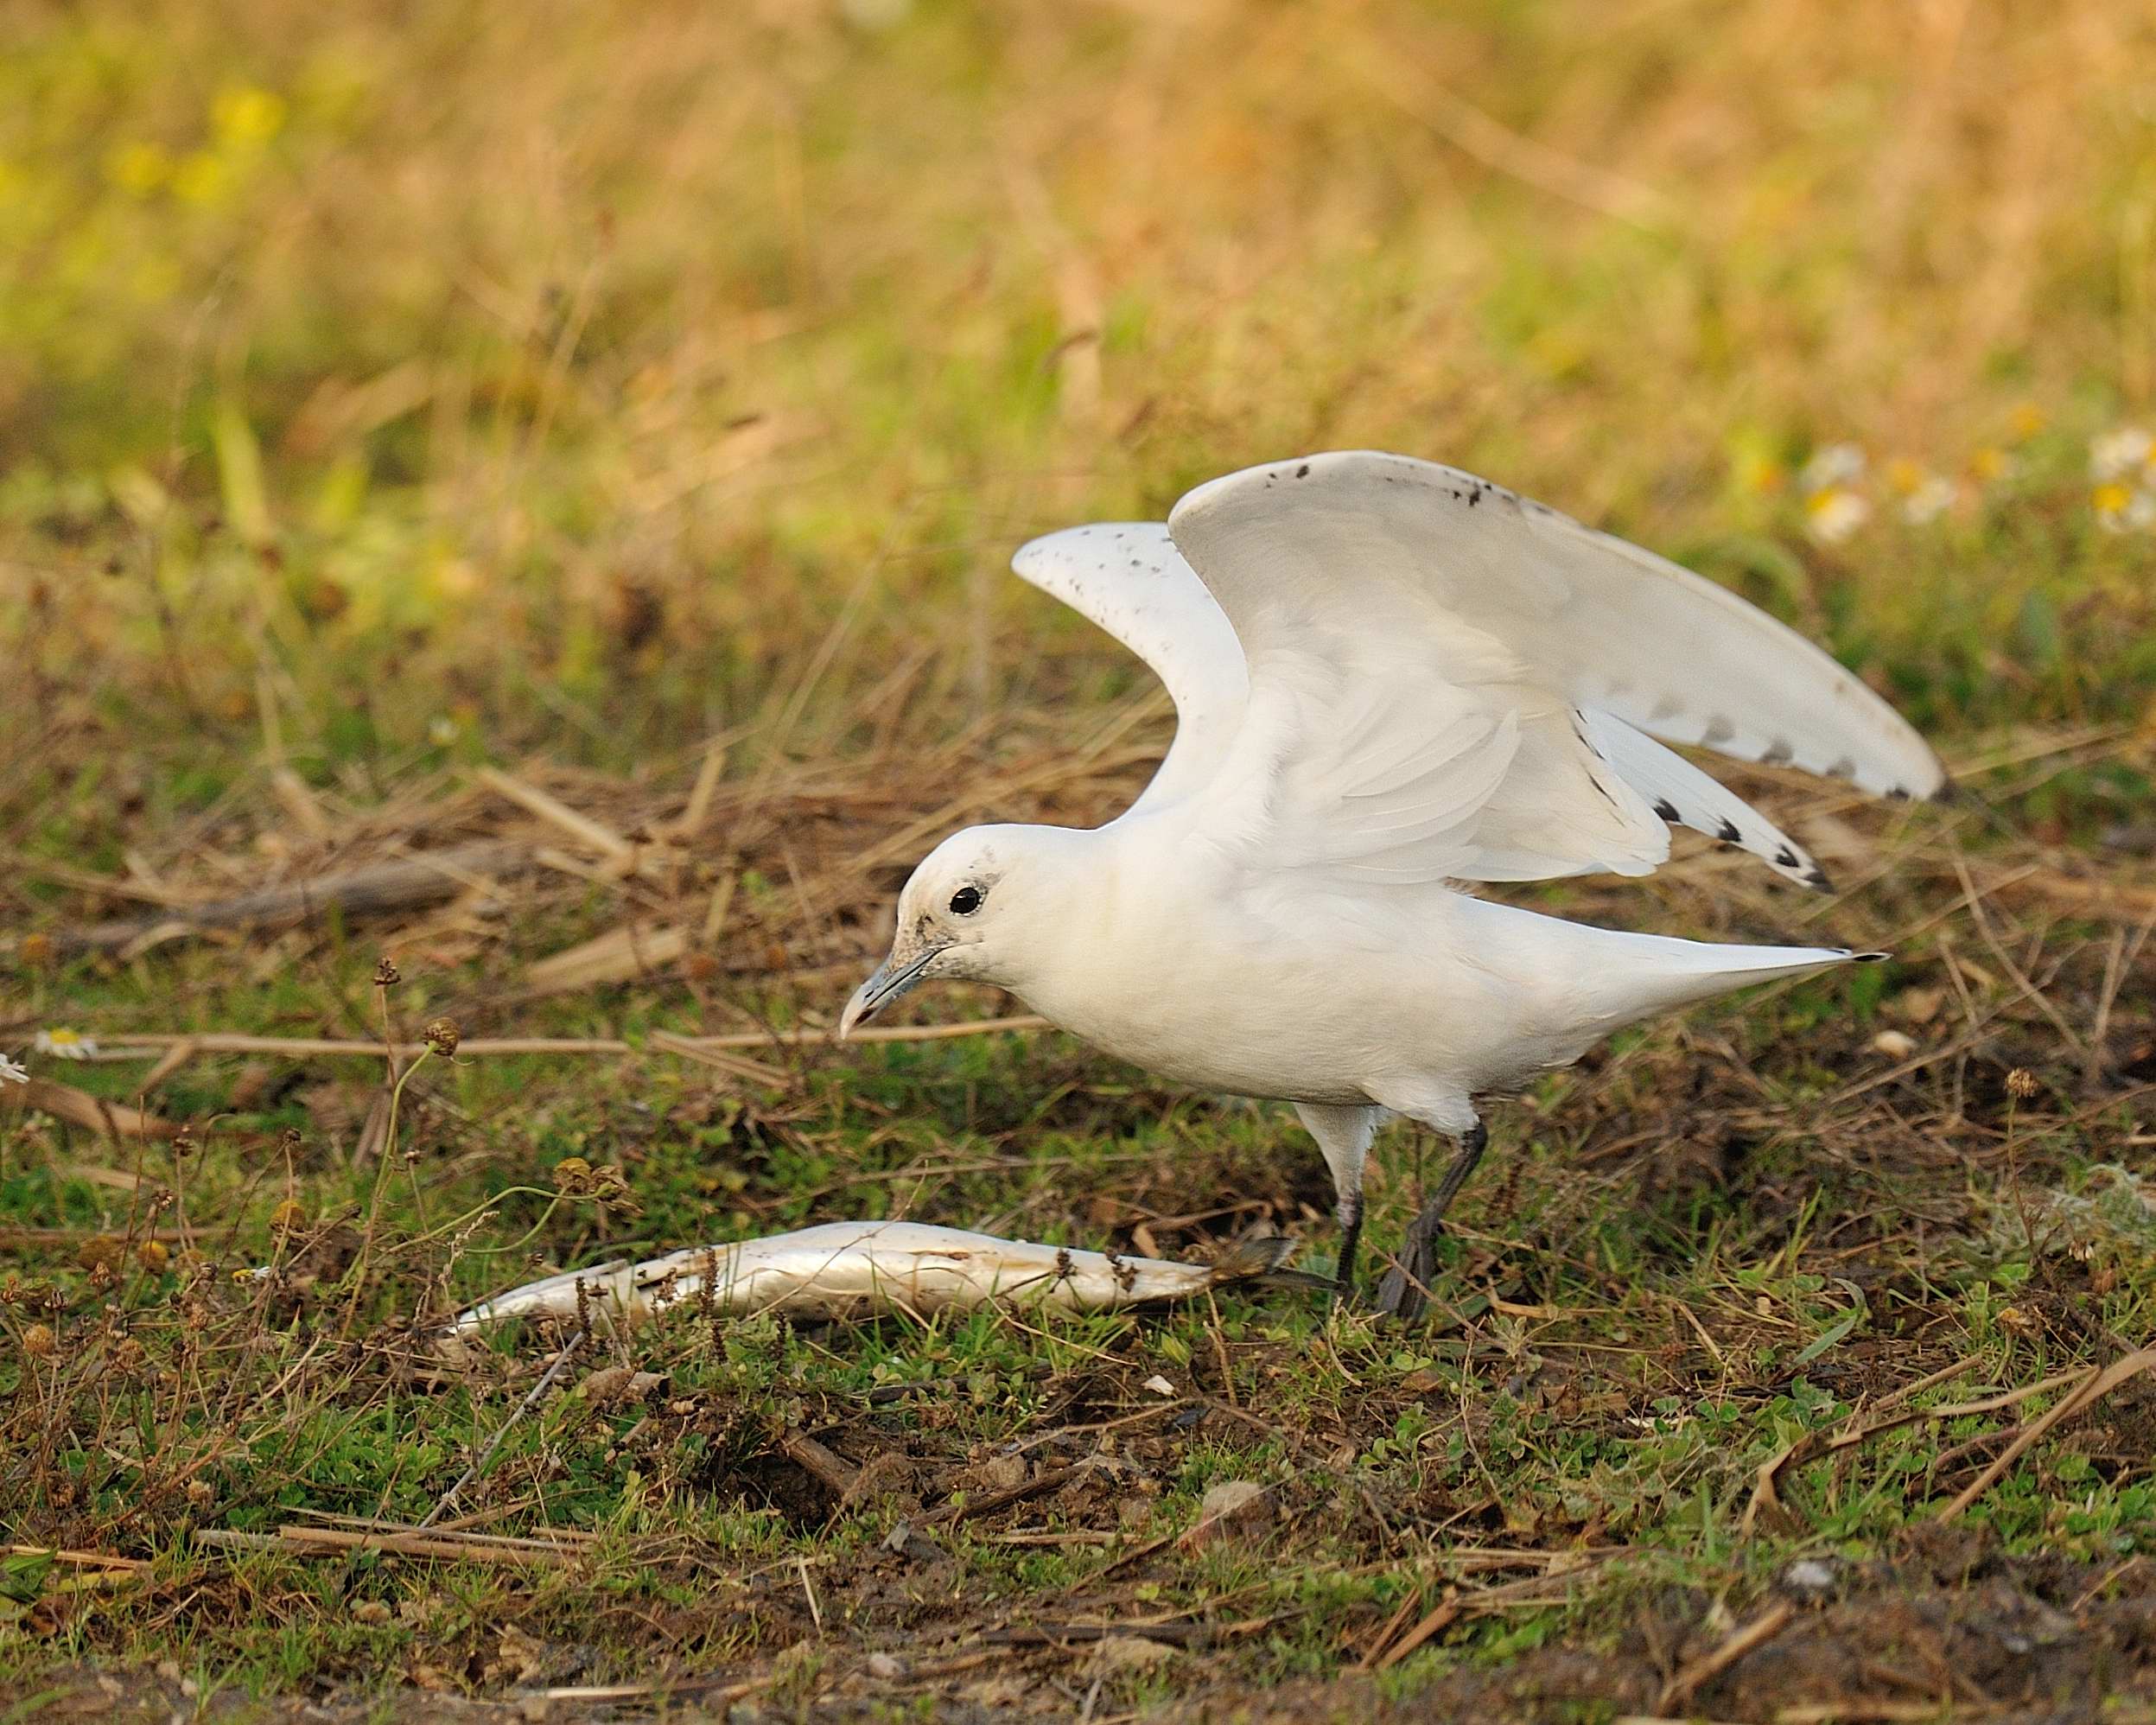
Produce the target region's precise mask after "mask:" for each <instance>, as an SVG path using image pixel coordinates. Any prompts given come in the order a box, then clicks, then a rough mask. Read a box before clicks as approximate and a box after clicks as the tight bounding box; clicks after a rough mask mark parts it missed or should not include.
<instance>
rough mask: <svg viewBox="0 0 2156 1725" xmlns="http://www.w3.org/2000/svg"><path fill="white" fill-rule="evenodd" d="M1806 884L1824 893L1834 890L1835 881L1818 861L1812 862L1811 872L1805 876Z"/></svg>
mask: <svg viewBox="0 0 2156 1725" xmlns="http://www.w3.org/2000/svg"><path fill="white" fill-rule="evenodd" d="M1804 884H1805V885H1806V886H1808V887H1811V888H1816V890H1818V891H1820V892H1822V893H1831V892H1832V891H1833V890H1834V882H1832V881H1830V880H1828V878H1827V871H1826V870H1825V869H1822V868H1821V867H1820V866H1819V865H1818V864H1817V863H1816V862H1815V863H1813V864H1812V868H1811V873H1810V874H1809V875H1805V876H1804Z"/></svg>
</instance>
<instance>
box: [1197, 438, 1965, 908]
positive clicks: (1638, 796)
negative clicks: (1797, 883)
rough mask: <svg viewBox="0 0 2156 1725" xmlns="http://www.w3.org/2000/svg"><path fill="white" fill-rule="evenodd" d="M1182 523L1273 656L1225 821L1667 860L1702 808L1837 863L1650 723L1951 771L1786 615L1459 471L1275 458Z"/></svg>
mask: <svg viewBox="0 0 2156 1725" xmlns="http://www.w3.org/2000/svg"><path fill="white" fill-rule="evenodd" d="M1168 525H1169V531H1170V532H1171V533H1172V534H1173V538H1174V541H1175V544H1176V545H1177V547H1178V548H1179V549H1180V551H1182V553H1183V555H1184V556H1185V557H1186V558H1187V559H1188V561H1189V563H1190V564H1191V566H1192V568H1193V569H1194V570H1196V571H1197V573H1198V574H1199V576H1200V577H1201V578H1202V579H1203V581H1204V582H1205V585H1206V587H1207V588H1208V589H1211V591H1212V595H1213V596H1214V597H1215V598H1216V599H1217V600H1218V602H1219V603H1220V608H1221V609H1222V610H1223V611H1224V613H1225V614H1226V615H1227V617H1228V619H1229V621H1230V622H1231V624H1232V625H1233V627H1234V628H1235V632H1236V633H1237V636H1238V638H1239V639H1240V640H1241V642H1242V646H1243V652H1244V654H1245V657H1246V659H1247V662H1248V666H1249V671H1248V675H1249V678H1250V695H1249V697H1248V699H1247V703H1246V706H1245V719H1244V722H1243V726H1242V727H1241V729H1240V730H1239V731H1238V732H1237V736H1236V739H1235V741H1234V743H1233V745H1232V746H1231V748H1230V750H1229V751H1228V752H1227V753H1226V754H1224V757H1223V760H1222V766H1221V770H1220V773H1219V774H1218V777H1217V778H1216V780H1215V782H1214V783H1213V785H1212V786H1211V787H1209V790H1208V792H1207V794H1208V796H1209V798H1211V799H1212V816H1213V818H1216V819H1217V820H1218V823H1219V824H1220V825H1221V829H1222V831H1223V836H1231V834H1232V833H1233V831H1235V830H1236V829H1237V827H1238V826H1239V827H1242V828H1244V829H1247V830H1250V832H1251V833H1252V835H1253V836H1255V832H1256V829H1258V828H1261V827H1262V829H1263V830H1264V832H1265V837H1266V843H1267V850H1268V853H1269V855H1271V856H1277V857H1279V858H1281V859H1282V862H1285V863H1286V864H1287V865H1288V866H1291V867H1292V866H1295V865H1296V864H1298V863H1304V864H1320V865H1323V866H1326V867H1329V868H1335V869H1345V870H1348V871H1351V872H1352V873H1355V874H1357V875H1363V876H1365V877H1368V878H1372V879H1396V880H1405V881H1423V880H1435V879H1443V878H1450V879H1456V880H1482V881H1500V880H1524V879H1538V878H1544V877H1548V876H1554V875H1568V874H1576V873H1580V872H1584V871H1586V870H1589V869H1609V870H1612V871H1614V872H1616V873H1619V874H1634V875H1636V874H1645V873H1647V872H1649V871H1650V870H1651V869H1653V868H1654V866H1655V865H1656V863H1657V862H1660V861H1661V860H1662V859H1663V857H1664V856H1666V855H1667V854H1668V842H1669V840H1668V832H1667V830H1666V828H1665V826H1664V822H1665V821H1670V820H1676V821H1682V822H1683V823H1685V824H1689V825H1694V826H1697V827H1699V828H1700V829H1701V831H1708V832H1712V833H1714V835H1715V836H1716V837H1721V838H1724V839H1727V840H1729V841H1730V842H1732V843H1739V844H1742V845H1743V846H1744V847H1745V848H1746V849H1747V850H1753V851H1755V852H1757V853H1758V854H1759V855H1760V856H1763V857H1765V859H1766V860H1767V861H1768V862H1770V863H1771V864H1772V865H1773V866H1775V867H1776V868H1778V869H1780V870H1781V871H1782V872H1783V873H1784V874H1787V875H1791V876H1792V877H1793V878H1796V879H1799V880H1805V879H1809V878H1810V877H1812V876H1814V875H1816V867H1815V865H1813V863H1812V862H1811V860H1810V858H1809V857H1808V856H1805V855H1804V854H1803V851H1802V850H1800V849H1799V848H1798V847H1797V846H1796V845H1794V844H1792V843H1790V841H1789V840H1788V839H1787V838H1786V837H1784V835H1783V834H1781V833H1779V832H1778V831H1775V830H1774V829H1773V828H1772V827H1771V825H1770V824H1767V823H1766V822H1765V821H1764V820H1762V819H1760V818H1759V816H1758V815H1757V814H1756V813H1754V812H1752V810H1750V809H1749V808H1747V807H1746V805H1744V804H1743V803H1742V802H1741V801H1739V799H1737V798H1736V797H1735V796H1734V795H1733V794H1732V793H1731V792H1727V791H1725V790H1723V789H1722V788H1721V787H1720V786H1717V785H1715V784H1714V780H1711V779H1708V777H1707V775H1706V774H1704V773H1701V772H1700V771H1699V769H1698V768H1696V767H1692V766H1691V765H1690V764H1689V762H1687V761H1683V760H1682V759H1681V758H1680V757H1678V756H1676V755H1675V754H1671V753H1670V752H1669V750H1667V749H1664V748H1661V747H1660V746H1659V745H1658V744H1657V743H1655V742H1652V741H1651V740H1650V735H1647V734H1651V735H1658V736H1662V737H1665V738H1668V739H1669V740H1670V741H1673V742H1696V743H1701V744H1704V745H1705V746H1706V747H1708V748H1714V749H1718V750H1720V751H1721V752H1723V753H1725V754H1736V755H1741V756H1744V757H1746V758H1749V759H1752V760H1758V761H1775V762H1790V763H1794V764H1796V765H1798V766H1801V767H1807V768H1809V769H1810V770H1812V771H1814V772H1819V773H1833V774H1837V775H1839V776H1841V777H1844V778H1848V779H1851V780H1854V781H1855V782H1856V783H1857V784H1859V785H1860V786H1864V787H1865V788H1866V789H1867V790H1871V791H1873V792H1884V793H1886V794H1890V795H1892V794H1902V795H1924V794H1929V793H1930V792H1934V791H1936V790H1937V789H1938V788H1939V787H1940V786H1942V785H1943V783H1944V780H1945V774H1944V772H1943V769H1942V768H1941V767H1940V765H1939V762H1938V760H1937V757H1936V756H1935V755H1934V754H1932V752H1931V750H1930V748H1929V747H1928V746H1927V745H1926V744H1925V743H1924V741H1923V739H1922V738H1921V737H1919V736H1918V735H1917V734H1916V732H1915V731H1914V730H1912V729H1911V728H1910V727H1909V725H1908V724H1906V723H1905V722H1904V721H1903V720H1902V719H1901V718H1900V717H1899V716H1898V715H1897V714H1896V713H1895V712H1894V711H1893V710H1892V709H1891V708H1890V707H1888V706H1887V705H1886V703H1885V702H1883V701H1881V700H1880V699H1879V697H1877V696H1876V695H1874V694H1873V693H1872V691H1870V690H1869V689H1867V688H1866V687H1865V686H1864V684H1862V683H1860V682H1859V681H1858V680H1857V678H1854V676H1852V675H1851V674H1850V673H1849V672H1847V671H1845V670H1844V669H1842V667H1841V665H1837V664H1836V663H1835V661H1834V660H1833V659H1831V658H1829V657H1828V655H1827V654H1826V653H1824V652H1821V651H1820V650H1819V649H1818V648H1817V647H1815V646H1812V645H1810V644H1809V642H1807V641H1805V640H1803V638H1802V637H1801V636H1799V635H1797V634H1796V633H1793V632H1792V631H1790V629H1788V628H1786V627H1784V626H1783V625H1782V624H1780V623H1778V622H1777V621H1774V620H1773V619H1772V618H1771V617H1769V616H1767V615H1766V614H1765V613H1764V612H1761V611H1759V610H1758V609H1756V608H1753V607H1752V606H1751V605H1748V604H1746V602H1744V601H1743V600H1741V599H1739V597H1737V595H1734V594H1733V593H1730V592H1728V591H1727V590H1726V589H1722V588H1720V587H1717V586H1715V585H1714V583H1713V582H1709V581H1707V580H1705V579H1703V578H1702V577H1701V576H1696V575H1694V574H1692V573H1691V572H1690V571H1689V570H1683V569H1680V568H1678V567H1677V566H1676V564H1674V563H1669V562H1667V561H1665V560H1664V559H1663V558H1661V557H1656V556H1654V555H1653V554H1652V553H1651V552H1649V551H1642V550H1640V549H1639V548H1638V547H1637V546H1634V545H1629V544H1625V543H1624V542H1623V541H1622V540H1619V539H1615V538H1610V537H1609V536H1608V535H1606V534H1603V533H1597V532H1593V531H1591V530H1589V529H1588V528H1586V527H1583V526H1581V525H1580V524H1579V523H1578V522H1576V521H1573V520H1571V519H1568V518H1567V517H1565V516H1563V515H1560V514H1558V513H1557V512H1555V511H1554V510H1550V509H1547V508H1545V507H1543V506H1542V505H1540V504H1536V503H1531V502H1529V501H1527V500H1524V499H1522V498H1519V497H1517V496H1515V495H1514V494H1513V493H1510V492H1509V491H1506V490H1504V489H1503V488H1502V487H1498V486H1494V485H1491V484H1490V483H1489V482H1488V481H1485V480H1480V479H1477V478H1474V477H1473V476H1472V475H1471V474H1463V473H1460V472H1459V471H1458V470H1456V469H1454V468H1445V467H1439V466H1436V465H1434V464H1433V463H1430V462H1427V461H1414V460H1410V459H1409V458H1407V457H1405V456H1399V455H1377V454H1371V453H1366V452H1354V453H1346V454H1339V455H1313V456H1311V457H1309V458H1308V459H1307V460H1296V461H1282V462H1276V463H1274V464H1271V465H1269V466H1267V467H1263V468H1250V469H1249V470H1247V471H1245V472H1243V473H1239V474H1230V475H1229V476H1228V477H1227V478H1225V479H1219V480H1215V481H1212V483H1211V484H1208V485H1204V486H1200V487H1199V488H1198V489H1197V490H1195V491H1193V492H1192V493H1190V494H1189V495H1188V496H1186V497H1185V498H1184V499H1183V500H1182V501H1181V502H1180V503H1179V504H1177V505H1176V506H1175V509H1174V511H1173V513H1172V514H1171V515H1170V516H1169V518H1168ZM1817 883H1818V882H1816V881H1815V882H1814V884H1817Z"/></svg>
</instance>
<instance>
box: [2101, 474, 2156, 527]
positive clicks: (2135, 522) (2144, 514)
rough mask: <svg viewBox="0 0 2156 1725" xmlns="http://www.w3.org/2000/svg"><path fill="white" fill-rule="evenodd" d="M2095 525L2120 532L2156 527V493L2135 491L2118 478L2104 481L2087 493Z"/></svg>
mask: <svg viewBox="0 0 2156 1725" xmlns="http://www.w3.org/2000/svg"><path fill="white" fill-rule="evenodd" d="M2089 507H2090V508H2091V509H2093V510H2095V511H2096V525H2098V526H2099V527H2102V528H2103V529H2104V530H2105V531H2106V532H2112V533H2123V532H2126V531H2127V529H2128V528H2133V529H2134V530H2136V531H2140V530H2143V529H2146V528H2148V527H2152V526H2156V492H2152V491H2147V490H2140V491H2136V490H2134V489H2132V488H2130V487H2127V486H2125V485H2123V484H2121V482H2120V481H2117V480H2107V481H2104V483H2103V484H2102V485H2100V486H2098V487H2096V489H2095V490H2094V491H2092V492H2090V493H2089Z"/></svg>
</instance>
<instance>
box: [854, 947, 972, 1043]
mask: <svg viewBox="0 0 2156 1725" xmlns="http://www.w3.org/2000/svg"><path fill="white" fill-rule="evenodd" d="M944 950H945V949H944V948H943V947H941V946H931V947H930V948H929V949H928V950H927V951H926V952H916V953H914V954H913V956H912V957H911V958H907V959H906V960H905V961H904V962H903V963H900V958H899V954H898V951H897V949H896V948H894V949H893V950H892V953H891V956H890V957H889V958H886V959H885V960H884V961H883V962H882V963H881V964H879V965H877V966H876V969H875V973H874V975H873V976H871V977H869V978H868V981H867V982H865V983H862V985H861V986H860V987H859V988H857V989H855V990H854V997H853V998H852V999H851V1000H849V1001H848V1002H847V1003H846V1009H845V1011H843V1012H842V1013H841V1014H839V1015H838V1040H839V1041H842V1042H843V1041H845V1040H846V1039H847V1038H848V1037H849V1036H850V1035H852V1034H854V1027H855V1025H856V1024H859V1023H861V1022H863V1021H864V1020H866V1019H870V1018H874V1016H875V1015H876V1014H877V1013H878V1012H880V1011H881V1010H882V1009H883V1008H884V1007H886V1006H887V1005H888V1004H889V1003H891V1002H893V1001H894V1000H896V999H897V998H898V997H899V996H900V995H902V994H904V993H905V992H906V990H908V989H910V988H912V987H913V984H914V983H918V982H919V981H920V979H921V974H922V972H923V971H926V970H927V969H928V966H929V964H930V963H931V961H932V960H934V959H936V958H940V957H942V956H943V953H944Z"/></svg>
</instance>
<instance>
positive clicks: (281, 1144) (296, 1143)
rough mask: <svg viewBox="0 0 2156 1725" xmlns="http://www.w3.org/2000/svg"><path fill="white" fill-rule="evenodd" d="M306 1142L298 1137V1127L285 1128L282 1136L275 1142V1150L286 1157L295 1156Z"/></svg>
mask: <svg viewBox="0 0 2156 1725" xmlns="http://www.w3.org/2000/svg"><path fill="white" fill-rule="evenodd" d="M306 1142H307V1140H306V1139H304V1138H302V1136H300V1129H299V1128H298V1127H296V1126H287V1127H286V1128H285V1129H284V1136H283V1137H281V1138H279V1139H278V1140H277V1148H278V1149H281V1150H283V1152H284V1154H285V1155H288V1156H296V1155H298V1154H299V1153H300V1149H301V1147H302V1145H304V1144H305V1143H306Z"/></svg>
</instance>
